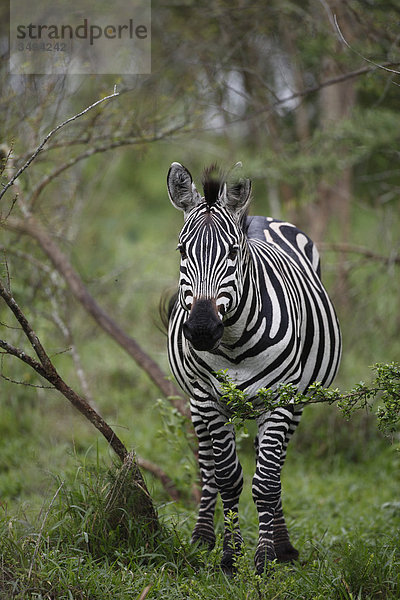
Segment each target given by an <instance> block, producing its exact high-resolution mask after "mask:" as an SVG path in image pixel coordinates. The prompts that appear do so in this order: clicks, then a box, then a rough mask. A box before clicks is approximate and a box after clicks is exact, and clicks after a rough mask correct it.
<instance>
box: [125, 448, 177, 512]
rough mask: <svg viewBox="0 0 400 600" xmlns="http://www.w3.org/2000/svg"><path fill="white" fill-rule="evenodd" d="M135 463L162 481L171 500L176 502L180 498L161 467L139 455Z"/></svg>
mask: <svg viewBox="0 0 400 600" xmlns="http://www.w3.org/2000/svg"><path fill="white" fill-rule="evenodd" d="M136 460H137V463H138V465H139V467H141V468H142V469H144V470H145V471H149V473H151V474H152V475H154V477H156V478H157V479H159V480H160V481H161V483H162V486H163V488H164V489H165V491H166V492H167V494H168V495H169V496H171V498H172V500H175V501H176V502H177V501H179V500H180V499H181V495H180V493H179V491H178V489H177V487H176V485H175V483H174V482H173V481H172V479H171V478H170V477H168V475H167V474H166V473H165V471H163V469H162V468H161V467H159V466H158V465H156V464H155V463H153V462H151V461H150V460H146V459H145V458H141V457H139V456H137V457H136Z"/></svg>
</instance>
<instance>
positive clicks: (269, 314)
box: [167, 162, 341, 574]
mask: <svg viewBox="0 0 400 600" xmlns="http://www.w3.org/2000/svg"><path fill="white" fill-rule="evenodd" d="M225 179H227V178H225V177H224V176H223V175H222V173H221V172H220V171H219V170H217V168H216V167H211V168H208V169H206V170H205V171H204V174H203V181H202V182H203V193H204V196H201V194H200V193H199V192H198V191H197V189H196V186H195V184H194V182H193V179H192V176H191V174H190V172H189V171H188V170H187V169H186V168H185V167H184V166H182V165H181V164H180V163H177V162H174V163H172V165H171V167H170V169H169V172H168V176H167V188H168V195H169V198H170V200H171V202H172V204H173V205H174V206H175V207H176V208H177V209H179V210H181V211H183V212H184V224H183V228H182V230H181V232H180V235H179V243H178V247H177V250H179V252H180V255H181V259H180V279H179V288H178V292H177V294H176V297H175V299H174V300H173V301H172V303H171V304H172V306H171V307H170V311H169V322H168V358H169V363H170V367H171V371H172V373H173V375H174V377H175V378H176V380H177V382H178V384H179V385H180V387H181V388H182V389H183V390H184V392H185V393H186V394H187V395H188V396H189V397H190V410H191V417H192V421H193V426H194V429H195V432H196V435H197V438H198V447H199V450H198V460H199V467H200V473H201V481H202V491H201V500H200V506H199V514H198V519H197V522H196V525H195V527H194V530H193V534H192V542H193V543H196V542H198V543H203V544H206V546H207V547H208V548H210V549H212V548H213V547H214V545H215V541H216V537H215V532H214V512H215V506H216V500H217V495H218V492H219V493H220V495H221V499H222V505H223V513H224V537H223V552H222V559H221V568H222V569H223V571H224V572H226V573H232V572H233V570H234V568H235V560H236V557H237V555H238V554H240V552H241V548H242V544H243V539H242V536H241V533H240V526H239V517H238V503H239V496H240V493H241V491H242V488H243V474H242V467H241V465H240V462H239V460H238V456H237V453H236V446H235V432H234V428H233V426H232V425H231V424H230V423H228V421H229V417H230V412H229V410H228V408H227V405H226V402H225V403H224V402H221V382H220V378H219V377H218V374H217V372H220V371H221V370H223V371H225V372H226V373H228V374H229V377H230V378H231V379H232V380H233V381H234V382H235V383H236V385H237V387H238V389H240V390H243V391H245V392H246V394H247V395H248V398H249V399H250V400H252V401H254V402H255V403H256V402H257V398H256V394H257V391H258V390H259V389H260V388H270V389H272V390H275V389H277V388H278V387H279V384H286V383H291V384H294V385H295V386H296V388H297V389H298V391H299V392H306V390H307V388H308V387H309V386H310V384H311V383H313V382H316V381H319V382H321V383H322V385H323V386H325V387H327V386H329V385H330V383H331V382H332V380H333V378H334V376H335V374H336V372H337V369H338V366H339V362H340V355H341V334H340V329H339V325H338V320H337V317H336V314H335V310H334V308H333V306H332V303H331V302H330V300H329V298H328V295H327V293H326V291H325V289H324V287H323V285H322V283H321V279H320V262H319V255H318V251H317V249H316V247H315V245H314V244H313V242H312V241H311V240H310V238H309V237H308V236H307V235H305V234H304V233H303V232H301V231H300V230H299V229H297V228H296V227H295V226H294V225H292V224H290V223H286V222H283V221H279V220H276V219H273V218H271V217H259V216H248V215H247V209H248V206H249V202H250V195H251V182H250V180H249V179H239V181H236V182H234V183H232V182H229V181H226V180H225ZM277 396H278V392H277ZM301 413H302V407H301V406H299V405H297V404H289V405H287V406H285V407H277V408H276V409H274V410H272V411H269V412H268V411H267V410H261V411H260V414H259V416H258V417H256V422H257V431H258V434H257V437H256V471H255V475H254V478H253V482H252V496H253V500H254V502H255V505H256V508H257V512H258V520H259V537H258V543H257V548H256V552H255V556H254V562H255V568H256V571H257V573H258V574H261V573H263V572H265V570H266V568H267V567H268V566H269V565H271V562H270V561H274V560H275V559H276V560H277V561H278V562H292V561H295V560H297V559H298V557H299V553H298V551H297V550H296V549H295V548H294V547H293V546H292V544H291V542H290V539H289V534H288V530H287V527H286V523H285V519H284V516H283V511H282V502H281V478H280V475H281V469H282V466H283V463H284V460H285V456H286V448H287V444H288V442H289V440H290V438H291V436H292V435H293V433H294V431H295V429H296V427H297V425H298V423H299V421H300V417H301Z"/></svg>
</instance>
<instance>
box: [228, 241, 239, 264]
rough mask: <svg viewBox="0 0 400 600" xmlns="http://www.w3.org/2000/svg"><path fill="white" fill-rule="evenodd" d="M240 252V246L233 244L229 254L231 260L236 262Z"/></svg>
mask: <svg viewBox="0 0 400 600" xmlns="http://www.w3.org/2000/svg"><path fill="white" fill-rule="evenodd" d="M238 250H239V246H238V245H237V244H232V245H231V246H230V247H229V252H228V258H229V260H234V258H236V256H237V253H238Z"/></svg>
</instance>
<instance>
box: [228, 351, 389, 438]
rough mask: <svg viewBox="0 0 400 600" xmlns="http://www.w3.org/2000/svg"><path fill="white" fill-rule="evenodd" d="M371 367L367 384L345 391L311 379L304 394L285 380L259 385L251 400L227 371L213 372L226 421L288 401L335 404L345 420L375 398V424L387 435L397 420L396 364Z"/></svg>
mask: <svg viewBox="0 0 400 600" xmlns="http://www.w3.org/2000/svg"><path fill="white" fill-rule="evenodd" d="M371 368H372V369H373V370H374V371H375V372H376V377H375V379H374V381H373V382H372V383H371V384H369V385H366V384H365V383H364V382H360V383H358V384H356V385H355V386H354V387H353V388H352V389H350V390H348V391H346V392H340V391H339V389H337V388H336V389H328V388H324V387H323V386H322V384H321V383H320V382H315V383H312V384H311V385H310V386H309V388H308V390H307V392H306V393H300V392H298V390H297V388H296V386H295V385H294V384H291V383H289V384H279V385H278V386H277V387H276V389H266V388H262V389H260V390H258V392H257V394H256V397H255V399H254V400H249V399H248V395H247V394H246V392H245V391H243V390H241V389H239V388H238V387H237V386H236V384H235V382H234V381H233V380H232V378H231V377H230V376H229V375H228V371H227V370H224V371H217V372H216V375H217V377H218V379H219V382H220V385H221V390H222V396H221V400H222V401H223V402H225V403H226V405H227V406H228V408H229V411H230V412H231V413H232V416H231V417H230V419H229V422H231V423H235V424H237V425H239V426H241V425H243V424H244V421H245V420H247V419H254V418H256V417H257V416H258V415H259V414H260V411H271V410H274V409H275V408H278V407H282V406H283V407H284V406H287V405H288V404H300V405H302V406H305V405H308V404H317V403H321V402H326V403H327V404H336V405H337V406H338V408H339V409H340V410H341V412H342V413H343V416H344V417H346V418H347V419H349V418H350V417H351V416H352V414H353V413H354V412H355V411H357V410H360V409H368V410H371V409H372V405H373V403H374V402H375V400H376V399H377V398H379V399H380V401H381V404H380V406H378V408H377V410H376V413H375V414H376V418H377V420H378V426H379V429H380V430H381V431H383V432H384V433H386V434H387V435H390V434H392V433H393V432H394V431H396V428H397V426H398V424H399V421H400V364H399V363H396V362H391V363H388V364H375V365H374V366H373V367H371ZM260 404H261V406H260Z"/></svg>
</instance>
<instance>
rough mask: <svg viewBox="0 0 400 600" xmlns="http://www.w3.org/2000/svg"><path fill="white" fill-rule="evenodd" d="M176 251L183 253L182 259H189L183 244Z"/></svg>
mask: <svg viewBox="0 0 400 600" xmlns="http://www.w3.org/2000/svg"><path fill="white" fill-rule="evenodd" d="M176 249H177V250H179V252H180V253H181V258H187V256H186V252H185V248H184V246H183V244H178V246H177V248H176Z"/></svg>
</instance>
